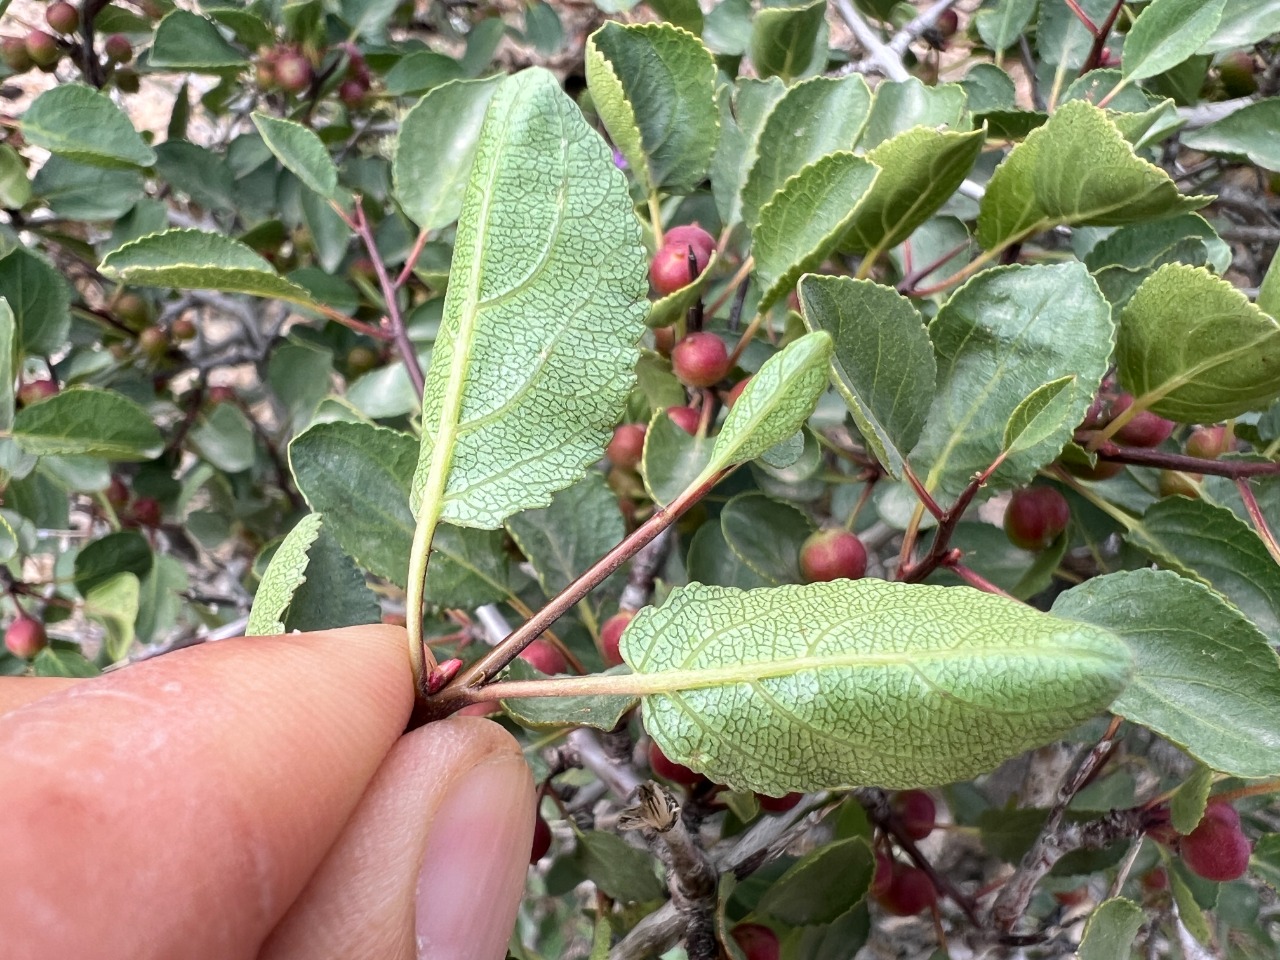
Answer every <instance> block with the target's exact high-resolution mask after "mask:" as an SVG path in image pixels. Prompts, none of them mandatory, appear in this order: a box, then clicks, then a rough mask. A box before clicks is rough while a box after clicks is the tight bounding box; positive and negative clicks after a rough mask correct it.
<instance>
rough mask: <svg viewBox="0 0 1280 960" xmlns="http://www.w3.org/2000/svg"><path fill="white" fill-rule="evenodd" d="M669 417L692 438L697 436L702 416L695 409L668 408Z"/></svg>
mask: <svg viewBox="0 0 1280 960" xmlns="http://www.w3.org/2000/svg"><path fill="white" fill-rule="evenodd" d="M667 416H668V417H670V418H671V421H672V422H673V423H674V424H675V425H676V426H677V427H679V428H680V429H681V430H683V431H684V432H685V433H687V434H689V435H690V436H693V435H695V434H697V432H698V425H699V424H701V423H702V415H701V414H700V413H698V411H697V410H695V409H693V407H668V408H667Z"/></svg>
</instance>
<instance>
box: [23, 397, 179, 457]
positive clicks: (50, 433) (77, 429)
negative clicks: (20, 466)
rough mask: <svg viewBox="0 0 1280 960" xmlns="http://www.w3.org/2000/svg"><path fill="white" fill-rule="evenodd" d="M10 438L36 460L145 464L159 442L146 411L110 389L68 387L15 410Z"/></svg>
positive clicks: (160, 446) (159, 447) (159, 446)
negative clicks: (79, 458) (92, 459)
mask: <svg viewBox="0 0 1280 960" xmlns="http://www.w3.org/2000/svg"><path fill="white" fill-rule="evenodd" d="M12 436H13V438H14V439H15V440H17V441H18V443H19V445H20V446H21V447H22V449H24V450H26V451H27V452H28V453H33V454H36V455H37V456H45V455H47V454H61V455H67V456H85V457H101V458H102V459H104V460H150V459H151V458H152V457H156V456H159V455H160V451H161V450H162V449H164V439H163V438H162V437H161V436H160V431H159V430H157V429H156V425H155V424H154V423H152V422H151V417H150V415H148V413H147V411H146V410H144V409H142V407H140V406H138V405H137V404H136V403H134V402H133V401H132V400H130V399H128V398H127V397H125V396H124V395H123V394H120V393H117V392H116V391H114V390H100V389H98V388H96V387H73V388H71V389H69V390H63V391H62V392H61V393H56V394H54V395H53V396H52V397H49V398H48V399H45V400H41V401H40V402H39V403H34V404H32V405H31V406H29V407H24V408H23V409H21V410H19V411H18V415H17V416H16V417H14V418H13V433H12Z"/></svg>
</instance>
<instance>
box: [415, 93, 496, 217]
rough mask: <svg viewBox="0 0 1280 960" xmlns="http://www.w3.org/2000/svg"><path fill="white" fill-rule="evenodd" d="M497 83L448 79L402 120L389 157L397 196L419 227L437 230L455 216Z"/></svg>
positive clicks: (460, 208) (460, 207)
mask: <svg viewBox="0 0 1280 960" xmlns="http://www.w3.org/2000/svg"><path fill="white" fill-rule="evenodd" d="M501 82H502V81H501V79H499V78H490V79H487V80H456V81H454V82H452V83H446V84H444V85H442V86H439V87H436V88H435V89H434V90H432V91H431V92H430V93H428V94H427V95H426V96H424V97H423V98H422V99H421V100H419V101H418V102H417V103H416V104H414V106H413V108H412V109H411V110H410V111H409V112H408V113H406V114H405V116H404V119H403V120H402V121H401V122H400V134H399V136H398V137H397V138H396V147H395V155H394V156H393V157H392V161H391V176H392V178H393V182H394V184H395V197H396V200H397V202H399V204H400V206H401V207H402V208H403V209H404V212H405V214H406V215H407V216H408V217H409V219H410V220H412V221H413V222H414V223H416V224H417V225H418V226H419V227H420V228H421V229H423V230H439V229H440V228H441V227H446V226H448V225H449V224H451V223H453V221H454V220H457V219H458V214H459V213H460V212H461V210H462V192H463V188H464V187H465V186H466V184H467V180H468V179H469V178H470V176H471V166H472V163H473V162H474V160H475V153H476V145H477V144H478V143H479V140H480V124H481V123H482V122H483V121H484V114H485V110H487V109H488V107H489V101H490V100H492V99H493V94H494V92H495V91H496V90H497V89H498V87H499V85H500V84H501Z"/></svg>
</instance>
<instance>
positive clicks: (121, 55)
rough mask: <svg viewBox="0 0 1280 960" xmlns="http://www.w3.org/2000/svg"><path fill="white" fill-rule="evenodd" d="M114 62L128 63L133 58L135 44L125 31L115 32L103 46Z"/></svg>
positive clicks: (108, 56)
mask: <svg viewBox="0 0 1280 960" xmlns="http://www.w3.org/2000/svg"><path fill="white" fill-rule="evenodd" d="M102 49H103V51H104V52H105V53H106V55H107V59H108V60H110V61H111V62H112V63H128V62H129V61H130V60H132V59H133V44H132V43H130V42H129V38H128V37H126V36H125V35H124V34H123V33H113V34H111V36H109V37H107V40H106V43H104V44H103V46H102Z"/></svg>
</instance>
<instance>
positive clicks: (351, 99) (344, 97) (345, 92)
mask: <svg viewBox="0 0 1280 960" xmlns="http://www.w3.org/2000/svg"><path fill="white" fill-rule="evenodd" d="M368 95H369V87H368V85H367V84H365V83H363V82H361V81H360V80H343V81H342V83H341V84H339V85H338V99H339V100H341V101H342V102H343V103H344V104H346V105H347V106H348V107H359V106H362V105H363V104H364V101H365V97H367V96H368Z"/></svg>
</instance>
